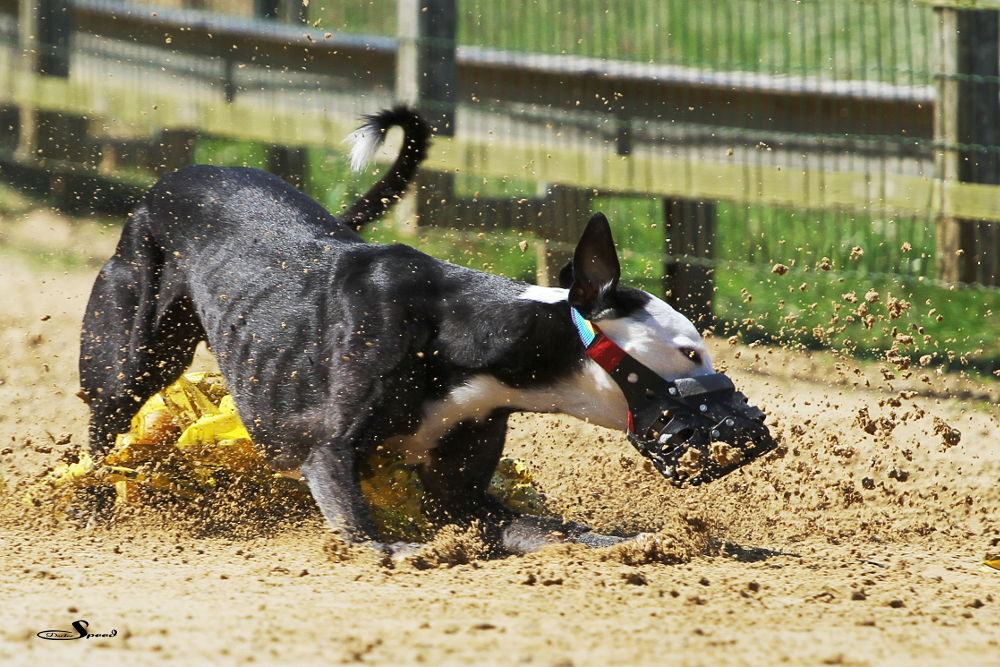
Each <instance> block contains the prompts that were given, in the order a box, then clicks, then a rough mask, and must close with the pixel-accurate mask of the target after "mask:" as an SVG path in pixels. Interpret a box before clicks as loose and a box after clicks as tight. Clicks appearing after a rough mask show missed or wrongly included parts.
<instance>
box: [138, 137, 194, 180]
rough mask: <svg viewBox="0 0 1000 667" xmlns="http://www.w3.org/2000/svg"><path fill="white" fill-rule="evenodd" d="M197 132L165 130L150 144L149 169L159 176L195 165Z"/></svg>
mask: <svg viewBox="0 0 1000 667" xmlns="http://www.w3.org/2000/svg"><path fill="white" fill-rule="evenodd" d="M197 143H198V132H197V131H196V130H163V131H161V132H160V133H159V135H157V136H156V137H154V138H153V140H152V141H151V142H150V150H149V153H148V158H149V165H148V167H149V169H150V170H151V171H152V172H153V173H154V174H156V175H157V176H163V175H164V174H169V173H170V172H172V171H177V170H178V169H180V168H182V167H186V166H188V165H190V164H194V148H195V144H197Z"/></svg>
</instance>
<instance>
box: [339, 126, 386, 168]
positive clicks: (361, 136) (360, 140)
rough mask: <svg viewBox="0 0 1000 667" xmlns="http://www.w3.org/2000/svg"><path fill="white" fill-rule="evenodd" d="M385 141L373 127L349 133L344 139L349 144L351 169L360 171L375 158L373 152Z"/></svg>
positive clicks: (383, 134) (382, 135)
mask: <svg viewBox="0 0 1000 667" xmlns="http://www.w3.org/2000/svg"><path fill="white" fill-rule="evenodd" d="M384 140H385V133H384V132H379V130H378V128H377V127H375V126H374V125H365V126H364V127H359V128H358V129H356V130H354V132H351V133H350V134H349V135H347V137H346V138H345V139H344V141H345V142H347V143H349V144H351V169H352V170H354V171H361V170H362V169H364V168H365V167H367V166H368V164H369V163H370V162H371V161H372V159H373V158H374V157H375V151H377V150H378V147H379V146H381V145H382V142H383V141H384Z"/></svg>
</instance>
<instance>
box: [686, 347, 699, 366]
mask: <svg viewBox="0 0 1000 667" xmlns="http://www.w3.org/2000/svg"><path fill="white" fill-rule="evenodd" d="M681 354H683V355H684V356H685V357H687V358H688V359H690V360H691V361H693V362H694V363H696V364H698V365H699V366H700V365H701V354H699V353H698V350H695V349H693V348H690V347H682V348H681Z"/></svg>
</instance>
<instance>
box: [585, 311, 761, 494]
mask: <svg viewBox="0 0 1000 667" xmlns="http://www.w3.org/2000/svg"><path fill="white" fill-rule="evenodd" d="M572 316H573V322H574V324H575V325H576V327H577V331H578V333H579V334H580V338H581V340H582V341H583V344H584V348H585V350H586V353H587V355H588V356H589V357H590V358H592V359H593V360H594V361H596V362H597V363H598V364H599V365H600V366H601V367H602V368H604V370H606V371H607V372H608V373H609V374H610V375H611V377H612V378H613V379H614V380H615V382H616V383H617V384H618V386H619V387H621V390H622V393H624V394H625V399H626V401H628V410H629V414H628V439H629V441H630V442H631V443H632V444H633V445H634V446H635V448H636V449H638V450H639V451H640V452H642V454H643V455H644V456H646V457H647V458H649V460H650V461H652V462H653V465H654V466H656V469H657V470H659V471H660V473H661V474H663V476H665V477H666V478H667V479H669V480H670V481H671V482H673V483H674V485H676V486H698V485H699V484H704V483H706V482H711V481H712V480H716V479H719V478H720V477H724V476H725V475H728V474H729V473H731V472H732V471H734V470H736V469H737V468H739V467H741V466H744V465H746V464H747V463H749V462H751V461H753V460H754V459H757V458H760V457H761V456H763V455H764V454H766V453H768V452H769V451H771V450H772V449H774V448H775V446H776V443H775V441H774V439H773V438H772V437H771V432H770V431H769V430H768V428H767V426H765V425H764V413H763V412H762V411H761V410H760V409H759V408H757V407H754V406H752V405H750V404H749V403H748V401H747V398H746V396H744V395H743V394H741V393H739V392H738V391H736V387H735V386H734V385H733V382H732V380H730V379H729V378H728V377H726V376H725V375H723V374H721V373H712V374H710V375H702V376H700V377H687V378H677V379H675V380H665V379H663V378H662V377H660V376H659V375H657V374H656V373H654V372H653V371H652V370H650V369H649V368H647V367H646V366H644V365H643V364H641V363H640V362H639V361H637V360H636V359H635V358H634V357H632V356H630V355H629V354H627V353H626V352H625V351H624V350H623V349H621V348H620V347H618V345H616V344H615V343H614V342H613V341H612V340H611V339H609V338H608V337H607V336H605V335H604V334H603V333H602V332H601V330H600V328H598V327H596V326H595V325H594V324H593V323H590V322H588V321H586V320H585V319H584V318H583V317H582V316H581V315H580V313H579V312H578V311H576V310H575V309H574V310H572Z"/></svg>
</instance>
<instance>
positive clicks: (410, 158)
mask: <svg viewBox="0 0 1000 667" xmlns="http://www.w3.org/2000/svg"><path fill="white" fill-rule="evenodd" d="M365 120H367V121H368V122H367V123H366V124H365V125H364V126H363V127H360V128H358V129H357V130H355V131H354V132H353V133H352V134H351V135H350V136H349V137H347V141H350V142H351V143H352V144H353V145H352V146H351V168H352V169H354V171H361V170H362V169H364V168H365V166H366V165H367V164H368V163H369V162H371V160H372V158H373V157H374V155H375V151H376V150H378V147H379V146H381V145H382V142H383V141H385V135H386V132H388V131H389V128H391V127H395V126H397V125H398V126H399V127H401V128H403V148H402V149H401V150H400V151H399V155H398V156H397V157H396V161H395V162H393V163H392V168H391V169H389V172H388V173H387V174H386V175H385V176H383V177H382V178H381V179H379V181H378V182H377V183H376V184H375V185H373V186H372V187H371V189H369V190H368V192H366V193H365V194H364V196H363V197H361V199H359V200H358V201H356V202H355V203H354V205H353V206H351V207H350V208H349V209H347V211H345V212H344V213H343V214H342V215H340V216H338V219H339V220H340V221H341V222H343V223H344V224H345V225H348V226H350V227H351V228H352V229H360V228H361V227H362V226H363V225H365V224H367V223H369V222H371V221H372V220H374V219H375V218H377V217H379V216H380V215H382V214H383V213H385V212H386V211H387V210H388V209H389V208H391V207H392V205H393V204H395V203H396V201H397V200H398V199H399V198H400V196H401V195H402V194H403V192H405V191H406V186H407V185H409V184H410V181H411V180H413V176H414V175H415V174H416V173H417V167H418V166H420V163H421V162H423V161H424V158H425V157H427V147H428V146H429V145H430V136H431V128H430V126H429V125H428V124H427V122H426V121H424V119H423V118H421V117H420V115H419V114H417V112H416V111H414V110H413V109H410V108H409V107H405V106H397V107H393V108H392V109H385V110H384V111H380V112H378V113H377V114H373V115H371V116H366V117H365Z"/></svg>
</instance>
